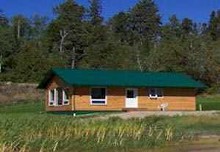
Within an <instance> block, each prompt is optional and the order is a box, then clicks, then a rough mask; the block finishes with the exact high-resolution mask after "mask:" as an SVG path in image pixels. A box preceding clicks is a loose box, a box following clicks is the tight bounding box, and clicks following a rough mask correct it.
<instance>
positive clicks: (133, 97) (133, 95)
mask: <svg viewBox="0 0 220 152" xmlns="http://www.w3.org/2000/svg"><path fill="white" fill-rule="evenodd" d="M137 96H138V90H137V89H133V88H128V89H126V99H125V106H126V108H137V107H138V100H137Z"/></svg>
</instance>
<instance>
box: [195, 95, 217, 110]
mask: <svg viewBox="0 0 220 152" xmlns="http://www.w3.org/2000/svg"><path fill="white" fill-rule="evenodd" d="M200 104H201V105H202V109H203V110H220V95H212V96H198V97H197V105H196V108H197V110H199V105H200Z"/></svg>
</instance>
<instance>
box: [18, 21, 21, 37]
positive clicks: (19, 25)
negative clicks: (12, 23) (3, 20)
mask: <svg viewBox="0 0 220 152" xmlns="http://www.w3.org/2000/svg"><path fill="white" fill-rule="evenodd" d="M20 36H21V22H20V20H18V27H17V39H20Z"/></svg>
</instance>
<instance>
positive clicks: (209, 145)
mask: <svg viewBox="0 0 220 152" xmlns="http://www.w3.org/2000/svg"><path fill="white" fill-rule="evenodd" d="M150 152H220V136H215V135H214V136H213V135H210V136H207V135H206V136H200V137H198V139H197V140H195V141H188V142H182V143H178V144H170V145H168V146H166V147H164V148H160V149H154V150H152V151H150Z"/></svg>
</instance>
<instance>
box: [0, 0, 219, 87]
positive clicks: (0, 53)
mask: <svg viewBox="0 0 220 152" xmlns="http://www.w3.org/2000/svg"><path fill="white" fill-rule="evenodd" d="M89 2H90V5H89V7H85V6H81V5H79V4H78V3H77V2H76V1H74V0H66V1H64V2H63V3H61V4H59V5H58V6H56V7H55V8H53V12H54V18H53V19H50V18H48V17H47V16H40V15H34V16H32V17H26V16H23V15H15V16H13V17H11V18H8V17H7V16H6V15H5V14H4V8H0V9H2V11H1V12H0V81H11V82H39V81H40V80H41V79H42V78H43V76H44V74H45V73H46V72H47V71H48V70H49V69H51V68H52V67H66V68H86V69H123V70H140V71H156V72H160V71H168V72H169V71H172V72H184V73H187V74H189V75H191V76H192V77H194V78H195V79H197V80H200V81H202V82H204V83H206V84H207V85H208V86H212V87H217V86H219V85H220V10H213V11H212V12H210V14H207V15H210V16H209V21H208V22H207V23H197V22H195V21H193V20H192V19H190V18H184V19H179V18H178V17H177V16H176V15H175V14H174V15H172V16H170V18H169V21H167V22H166V23H163V22H162V17H161V15H160V12H159V10H158V6H157V5H156V3H155V2H154V1H153V0H140V1H139V2H138V3H137V4H136V5H135V6H133V7H132V8H130V9H129V10H127V11H122V12H119V13H117V14H115V15H114V16H113V17H111V18H109V19H107V20H106V19H104V18H103V17H102V15H101V12H102V5H101V3H102V1H101V0H90V1H89Z"/></svg>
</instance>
